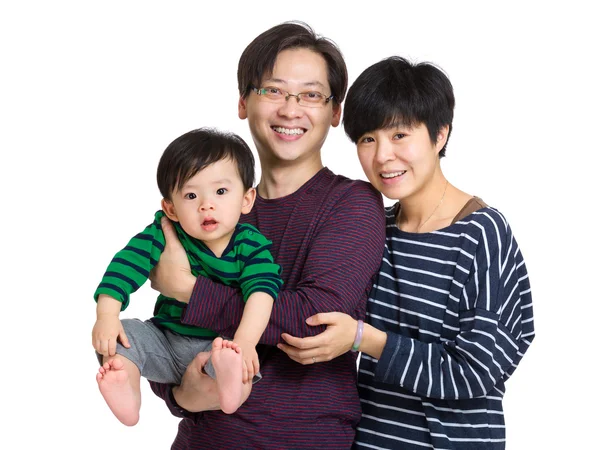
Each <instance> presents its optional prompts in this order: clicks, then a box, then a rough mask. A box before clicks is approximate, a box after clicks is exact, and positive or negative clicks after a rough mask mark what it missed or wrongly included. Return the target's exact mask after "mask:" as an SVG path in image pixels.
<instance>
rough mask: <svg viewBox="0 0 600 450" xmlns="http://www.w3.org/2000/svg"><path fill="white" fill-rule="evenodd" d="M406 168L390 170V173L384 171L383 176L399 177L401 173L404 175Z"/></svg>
mask: <svg viewBox="0 0 600 450" xmlns="http://www.w3.org/2000/svg"><path fill="white" fill-rule="evenodd" d="M405 173H406V170H402V171H400V172H390V173H382V174H381V178H394V177H399V176H400V175H404V174H405Z"/></svg>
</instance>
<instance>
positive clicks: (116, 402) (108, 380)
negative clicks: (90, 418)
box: [96, 358, 142, 426]
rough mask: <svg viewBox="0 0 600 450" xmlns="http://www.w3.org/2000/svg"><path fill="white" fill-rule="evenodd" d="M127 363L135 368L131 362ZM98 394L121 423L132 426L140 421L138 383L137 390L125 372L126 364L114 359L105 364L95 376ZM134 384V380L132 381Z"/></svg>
mask: <svg viewBox="0 0 600 450" xmlns="http://www.w3.org/2000/svg"><path fill="white" fill-rule="evenodd" d="M127 363H129V364H131V365H133V366H134V367H135V370H137V367H136V366H135V364H133V363H132V362H131V361H127ZM96 381H97V382H98V387H99V388H100V392H101V393H102V396H103V397H104V400H106V403H107V404H108V407H109V408H110V410H111V411H112V412H113V414H114V415H115V416H116V418H117V419H119V420H120V421H121V423H123V424H125V425H127V426H133V425H135V424H136V423H138V421H139V419H140V406H141V402H142V401H141V395H140V389H139V382H138V383H137V390H136V389H135V387H134V386H133V385H132V382H131V381H132V380H131V377H130V374H129V373H128V372H127V370H126V363H124V362H123V361H122V360H121V359H119V358H115V359H112V360H110V361H107V362H105V363H104V364H103V365H102V366H100V369H99V370H98V374H97V375H96ZM133 383H134V384H135V380H133Z"/></svg>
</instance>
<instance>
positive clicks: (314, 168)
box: [258, 159, 323, 199]
mask: <svg viewBox="0 0 600 450" xmlns="http://www.w3.org/2000/svg"><path fill="white" fill-rule="evenodd" d="M261 168H262V175H261V178H260V183H258V195H260V196H261V197H262V198H265V199H275V198H281V197H285V196H286V195H290V194H293V193H294V192H296V191H297V190H298V189H300V188H301V187H302V186H303V185H304V184H305V183H306V182H307V181H308V180H310V179H311V178H312V177H314V176H315V175H316V174H317V172H319V171H320V170H321V169H322V168H323V163H322V162H321V160H320V159H318V160H313V161H307V162H306V163H304V164H302V165H301V166H298V164H290V165H286V166H284V165H279V164H278V165H277V167H269V165H268V164H261Z"/></svg>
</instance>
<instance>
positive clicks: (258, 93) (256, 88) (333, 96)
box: [250, 85, 335, 108]
mask: <svg viewBox="0 0 600 450" xmlns="http://www.w3.org/2000/svg"><path fill="white" fill-rule="evenodd" d="M267 88H275V89H279V90H280V91H281V92H283V93H285V97H284V99H285V101H286V102H287V101H288V100H289V99H290V97H296V102H297V103H298V105H300V106H308V107H309V108H310V107H311V105H306V104H300V96H301V95H302V94H308V93H309V92H316V93H318V94H320V95H322V96H323V97H324V98H325V102H324V103H321V102H319V103H313V105H315V106H318V105H321V106H322V105H326V104H327V103H329V102H330V101H331V100H333V99H334V98H335V95H333V94H331V95H330V96H329V97H327V96H326V95H325V94H323V93H322V92H319V91H307V92H298V93H297V94H292V93H290V92H288V91H286V90H284V89H281V88H279V87H277V86H266V87H256V86H252V85H251V86H250V89H252V90H253V91H254V92H255V93H256V95H258V96H262V95H265V94H264V93H261V91H264V90H265V89H267Z"/></svg>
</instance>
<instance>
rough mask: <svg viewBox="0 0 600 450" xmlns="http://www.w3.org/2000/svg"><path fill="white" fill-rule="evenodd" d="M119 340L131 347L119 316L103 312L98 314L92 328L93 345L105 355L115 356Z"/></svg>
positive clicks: (124, 345) (125, 345)
mask: <svg viewBox="0 0 600 450" xmlns="http://www.w3.org/2000/svg"><path fill="white" fill-rule="evenodd" d="M117 340H120V341H121V344H122V345H123V347H127V348H129V347H131V345H130V344H129V339H127V335H126V334H125V330H124V329H123V325H122V324H121V321H120V320H119V317H118V316H114V315H112V314H103V315H100V316H98V318H97V319H96V323H95V324H94V328H93V329H92V345H93V346H94V348H95V349H96V351H97V352H98V353H100V354H101V355H103V356H114V355H115V353H116V351H117Z"/></svg>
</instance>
